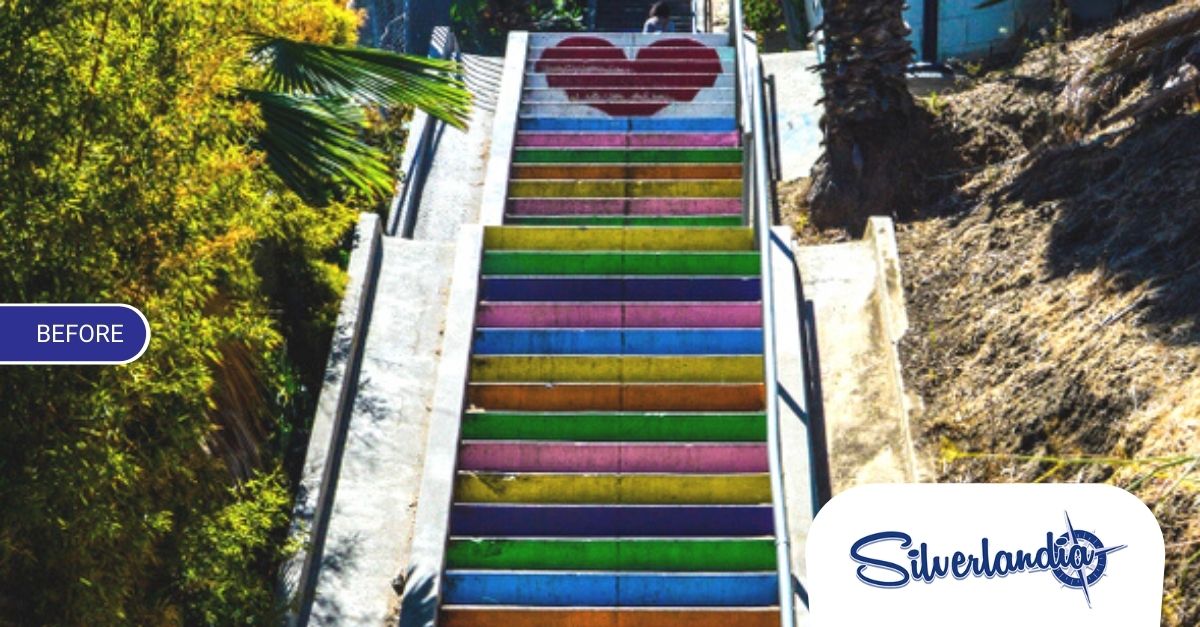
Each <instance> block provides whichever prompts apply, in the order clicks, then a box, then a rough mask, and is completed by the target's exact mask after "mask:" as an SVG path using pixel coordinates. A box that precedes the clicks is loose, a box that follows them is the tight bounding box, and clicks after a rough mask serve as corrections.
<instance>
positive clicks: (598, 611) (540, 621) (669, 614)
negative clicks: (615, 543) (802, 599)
mask: <svg viewBox="0 0 1200 627" xmlns="http://www.w3.org/2000/svg"><path fill="white" fill-rule="evenodd" d="M438 624H440V625H442V626H443V627H483V626H485V625H487V626H493V627H494V626H496V625H503V626H504V627H778V625H779V609H778V608H719V609H687V608H683V609H681V608H649V609H637V608H630V609H621V610H618V609H612V608H580V609H575V608H512V607H448V608H445V609H444V610H443V611H442V614H441V620H440V622H439V623H438Z"/></svg>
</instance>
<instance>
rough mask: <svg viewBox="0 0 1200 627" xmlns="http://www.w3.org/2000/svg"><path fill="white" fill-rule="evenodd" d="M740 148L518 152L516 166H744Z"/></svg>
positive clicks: (570, 149)
mask: <svg viewBox="0 0 1200 627" xmlns="http://www.w3.org/2000/svg"><path fill="white" fill-rule="evenodd" d="M741 162H742V150H741V149H740V148H695V149H686V148H685V149H673V150H672V149H664V150H653V149H628V148H617V149H607V150H605V149H595V148H588V149H582V150H581V149H575V148H567V149H546V148H531V149H518V150H517V151H516V152H515V153H514V155H513V163H741Z"/></svg>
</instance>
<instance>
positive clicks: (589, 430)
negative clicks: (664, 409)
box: [462, 411, 767, 442]
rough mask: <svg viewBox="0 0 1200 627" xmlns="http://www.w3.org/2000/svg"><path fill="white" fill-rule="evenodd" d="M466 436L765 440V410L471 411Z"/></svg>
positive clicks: (464, 430)
mask: <svg viewBox="0 0 1200 627" xmlns="http://www.w3.org/2000/svg"><path fill="white" fill-rule="evenodd" d="M462 437H463V439H464V440H548V441H565V442H763V441H765V440H766V438H767V422H766V418H765V417H764V416H763V414H761V413H756V412H751V413H740V414H739V413H696V414H664V413H658V414H656V413H598V412H588V413H567V414H563V413H540V412H529V411H524V412H522V411H512V412H501V411H489V412H467V413H466V414H464V415H463V423H462Z"/></svg>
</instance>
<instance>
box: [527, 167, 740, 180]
mask: <svg viewBox="0 0 1200 627" xmlns="http://www.w3.org/2000/svg"><path fill="white" fill-rule="evenodd" d="M511 177H512V179H513V180H539V179H540V180H567V181H587V180H600V181H605V180H614V179H631V180H645V179H658V180H694V179H698V180H706V179H707V180H719V179H730V180H737V181H741V178H742V166H741V165H740V164H738V165H731V164H707V163H705V164H688V165H621V164H618V165H557V164H556V165H522V164H517V165H514V166H513V168H512V172H511Z"/></svg>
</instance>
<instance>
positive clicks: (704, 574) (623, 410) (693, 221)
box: [438, 34, 782, 627]
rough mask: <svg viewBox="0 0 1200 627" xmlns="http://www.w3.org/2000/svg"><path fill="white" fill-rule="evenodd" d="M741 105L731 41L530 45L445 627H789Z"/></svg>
mask: <svg viewBox="0 0 1200 627" xmlns="http://www.w3.org/2000/svg"><path fill="white" fill-rule="evenodd" d="M733 93H734V68H733V50H732V48H729V47H728V37H727V36H725V35H684V36H658V37H654V36H643V35H616V34H604V35H586V36H581V35H552V34H542V35H538V34H534V35H531V36H530V39H529V50H528V62H527V65H526V68H525V80H524V88H523V91H522V95H521V103H520V108H519V117H518V124H517V130H516V138H515V142H514V145H515V149H514V152H513V159H512V167H511V171H510V180H509V184H508V199H507V203H506V215H505V220H504V221H505V224H504V225H503V226H491V227H486V228H485V231H484V237H483V253H482V264H481V269H480V278H479V286H478V294H479V301H478V303H477V309H476V312H475V331H474V336H473V343H472V354H471V357H470V366H469V374H468V383H467V391H466V409H465V411H464V414H463V416H462V423H461V430H460V436H461V440H460V443H459V447H458V458H457V468H456V471H455V476H454V485H453V503H452V505H451V509H450V516H449V521H448V538H447V545H446V552H445V563H444V571H443V573H442V577H441V584H440V606H439V608H440V609H439V612H438V616H439V618H438V623H439V624H440V625H442V626H443V627H475V626H482V625H495V626H506V627H523V626H535V625H536V626H544V627H551V626H553V627H593V626H594V627H602V626H603V627H650V626H655V627H672V626H680V627H682V626H684V625H686V626H688V627H765V626H767V625H778V624H779V622H780V610H779V606H778V603H779V596H778V595H779V592H778V590H779V578H778V573H777V571H776V561H775V559H776V550H775V539H774V528H773V523H772V500H773V498H782V496H781V495H773V494H772V490H771V483H770V478H769V475H768V451H767V446H766V439H767V424H766V416H765V414H764V411H765V396H764V395H765V386H764V376H763V371H764V362H763V330H762V304H761V297H762V287H763V286H762V283H761V278H760V271H761V263H760V255H759V252H758V245H757V243H756V241H755V236H754V232H753V230H752V229H751V228H749V227H745V226H742V222H743V218H742V206H741V205H742V201H741V197H742V185H743V178H742V162H743V158H742V149H741V147H740V146H739V140H738V138H739V133H738V125H737V122H736V104H735V101H734V96H733Z"/></svg>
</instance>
